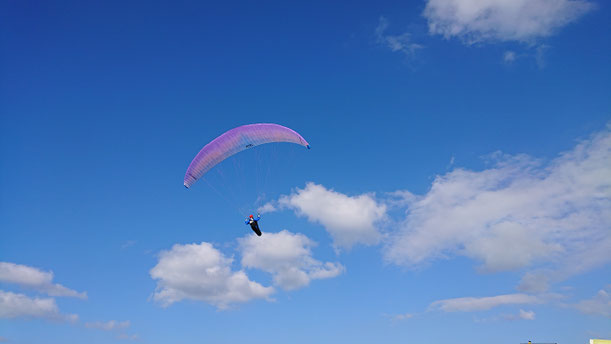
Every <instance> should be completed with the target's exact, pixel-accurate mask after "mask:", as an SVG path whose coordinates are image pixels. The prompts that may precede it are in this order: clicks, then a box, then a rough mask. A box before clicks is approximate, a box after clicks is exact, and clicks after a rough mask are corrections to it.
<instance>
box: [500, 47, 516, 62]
mask: <svg viewBox="0 0 611 344" xmlns="http://www.w3.org/2000/svg"><path fill="white" fill-rule="evenodd" d="M516 58H517V55H516V52H515V51H511V50H508V51H506V52H505V53H504V54H503V61H504V62H505V63H507V64H511V63H513V62H514V61H515V60H516Z"/></svg>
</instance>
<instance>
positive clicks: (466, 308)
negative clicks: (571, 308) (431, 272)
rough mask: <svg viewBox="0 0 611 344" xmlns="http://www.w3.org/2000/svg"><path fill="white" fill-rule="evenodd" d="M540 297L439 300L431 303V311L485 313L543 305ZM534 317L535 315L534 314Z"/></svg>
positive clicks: (517, 295) (505, 296) (517, 296)
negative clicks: (494, 309) (514, 306)
mask: <svg viewBox="0 0 611 344" xmlns="http://www.w3.org/2000/svg"><path fill="white" fill-rule="evenodd" d="M543 302H544V300H543V298H542V297H540V296H535V295H528V294H505V295H497V296H488V297H459V298H454V299H445V300H439V301H435V302H433V303H431V305H430V306H429V309H430V310H441V311H444V312H474V311H485V310H489V309H491V308H494V307H498V306H503V305H518V304H537V303H543ZM533 316H534V314H533Z"/></svg>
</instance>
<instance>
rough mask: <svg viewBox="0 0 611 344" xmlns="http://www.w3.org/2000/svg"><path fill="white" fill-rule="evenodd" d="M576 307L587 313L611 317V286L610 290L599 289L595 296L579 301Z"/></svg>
mask: <svg viewBox="0 0 611 344" xmlns="http://www.w3.org/2000/svg"><path fill="white" fill-rule="evenodd" d="M575 308H577V309H578V310H579V311H580V312H582V313H585V314H591V315H600V316H603V317H607V318H611V286H609V288H608V290H603V289H601V290H599V291H598V293H597V294H596V296H594V297H593V298H591V299H588V300H583V301H581V302H579V303H578V304H576V305H575Z"/></svg>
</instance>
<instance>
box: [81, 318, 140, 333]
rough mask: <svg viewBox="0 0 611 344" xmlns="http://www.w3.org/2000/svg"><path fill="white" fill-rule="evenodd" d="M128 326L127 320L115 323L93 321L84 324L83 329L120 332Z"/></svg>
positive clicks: (114, 321) (110, 321) (111, 321)
mask: <svg viewBox="0 0 611 344" xmlns="http://www.w3.org/2000/svg"><path fill="white" fill-rule="evenodd" d="M129 325H130V322H129V320H126V321H117V320H109V321H106V322H104V321H94V322H88V323H85V327H87V328H95V329H98V330H103V331H114V330H122V329H126V328H128V327H129Z"/></svg>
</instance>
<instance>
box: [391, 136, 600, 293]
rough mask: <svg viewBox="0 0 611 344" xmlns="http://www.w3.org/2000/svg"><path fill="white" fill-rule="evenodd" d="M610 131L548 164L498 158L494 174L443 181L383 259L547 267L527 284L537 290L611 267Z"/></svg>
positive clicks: (415, 203)
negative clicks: (467, 259) (460, 260)
mask: <svg viewBox="0 0 611 344" xmlns="http://www.w3.org/2000/svg"><path fill="white" fill-rule="evenodd" d="M609 129H610V128H607V129H606V130H604V131H602V132H600V133H597V134H596V135H593V136H592V137H590V138H588V139H587V140H584V141H582V142H581V143H579V144H578V145H577V146H576V147H575V148H574V149H572V150H571V151H569V152H565V153H563V154H561V155H560V156H559V157H557V158H555V159H553V160H552V161H550V162H549V163H547V164H543V163H542V162H541V161H538V160H535V159H533V158H530V157H528V156H524V155H519V156H504V155H501V154H497V155H496V156H495V157H496V158H497V159H498V162H497V163H496V165H495V166H494V167H493V168H490V169H487V170H484V171H469V170H464V169H455V170H453V171H451V172H448V173H447V174H445V175H442V176H438V177H437V178H436V179H435V180H434V182H433V185H432V187H431V189H430V191H429V192H428V193H427V194H425V195H424V196H422V197H417V198H411V199H410V201H409V206H408V211H407V217H406V219H405V221H404V222H403V224H402V225H401V228H400V229H399V231H398V232H397V233H396V234H395V235H394V236H393V237H392V238H391V239H392V240H391V241H390V242H389V244H388V245H387V247H386V251H385V258H386V259H387V260H388V261H390V262H393V263H396V264H402V265H407V266H417V265H422V264H425V263H428V262H431V261H433V260H436V259H440V258H448V257H451V256H454V255H461V256H467V257H470V258H473V259H475V260H477V261H481V262H482V265H481V269H482V270H483V271H488V272H494V271H502V270H515V269H519V268H524V267H531V266H537V265H541V266H547V267H549V268H548V269H547V270H536V272H535V273H536V274H537V275H536V276H535V275H526V276H525V277H524V279H523V281H522V285H521V286H522V288H523V289H524V290H537V291H542V289H544V288H545V286H546V285H547V284H548V283H553V282H556V281H559V280H562V279H564V278H567V277H568V276H571V275H574V274H577V273H581V272H583V271H587V270H590V269H592V268H596V267H599V266H602V265H604V264H606V263H608V262H610V261H611V232H610V231H609V223H611V131H610V130H609ZM544 264H547V265H544ZM541 276H545V278H544V279H539V280H538V281H537V280H536V278H537V277H541Z"/></svg>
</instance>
